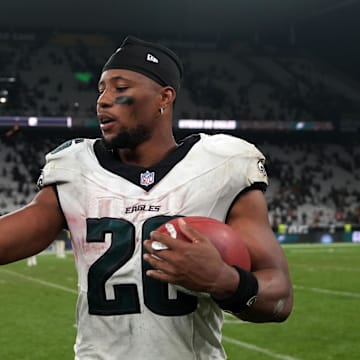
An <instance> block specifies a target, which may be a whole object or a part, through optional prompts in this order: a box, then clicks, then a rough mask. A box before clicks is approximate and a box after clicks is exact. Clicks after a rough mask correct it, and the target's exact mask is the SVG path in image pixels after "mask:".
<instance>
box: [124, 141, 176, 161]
mask: <svg viewBox="0 0 360 360" xmlns="http://www.w3.org/2000/svg"><path fill="white" fill-rule="evenodd" d="M176 147H177V143H176V141H175V139H174V138H171V139H168V141H165V140H164V141H161V142H160V141H157V142H156V143H155V142H154V141H149V142H146V143H144V144H141V145H139V146H138V147H137V148H136V149H118V155H119V157H120V159H121V161H122V162H123V163H124V164H128V165H134V166H139V167H144V168H146V167H150V166H153V165H155V164H157V163H159V162H160V161H161V160H163V159H165V158H166V157H167V156H168V155H169V154H170V153H171V152H172V151H174V150H175V149H176Z"/></svg>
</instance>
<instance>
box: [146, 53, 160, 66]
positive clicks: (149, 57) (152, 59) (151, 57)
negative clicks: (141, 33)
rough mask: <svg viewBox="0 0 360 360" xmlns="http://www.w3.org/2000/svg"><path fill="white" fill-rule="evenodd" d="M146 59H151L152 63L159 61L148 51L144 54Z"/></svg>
mask: <svg viewBox="0 0 360 360" xmlns="http://www.w3.org/2000/svg"><path fill="white" fill-rule="evenodd" d="M146 60H147V61H151V62H153V63H155V64H157V63H158V62H159V59H157V58H156V57H155V56H154V55H152V54H150V53H148V54H147V55H146Z"/></svg>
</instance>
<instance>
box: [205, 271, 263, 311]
mask: <svg viewBox="0 0 360 360" xmlns="http://www.w3.org/2000/svg"><path fill="white" fill-rule="evenodd" d="M233 268H234V269H235V270H236V271H237V272H238V273H239V277H240V281H239V286H238V287H237V289H236V291H235V293H234V295H232V296H231V297H230V298H227V299H224V300H217V299H214V298H213V297H212V299H213V300H214V301H215V302H216V303H217V304H218V305H219V306H220V308H221V309H223V310H225V311H229V312H232V313H234V314H237V313H240V312H241V311H243V310H245V309H247V308H249V307H250V306H251V305H253V304H254V303H255V302H256V299H257V296H256V295H257V293H258V289H259V285H258V281H257V278H256V277H255V275H254V274H253V273H251V272H250V271H246V270H244V269H242V268H240V267H238V266H235V265H234V266H233Z"/></svg>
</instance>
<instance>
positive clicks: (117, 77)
mask: <svg viewBox="0 0 360 360" xmlns="http://www.w3.org/2000/svg"><path fill="white" fill-rule="evenodd" d="M117 80H125V81H129V79H127V78H126V77H124V76H122V75H114V76H112V77H111V78H110V79H109V80H108V81H117ZM104 82H105V81H104V80H101V81H99V83H98V86H100V85H103V84H104Z"/></svg>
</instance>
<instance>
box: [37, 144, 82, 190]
mask: <svg viewBox="0 0 360 360" xmlns="http://www.w3.org/2000/svg"><path fill="white" fill-rule="evenodd" d="M83 141H84V139H73V140H68V141H66V142H64V143H63V144H61V145H60V146H58V147H57V148H56V149H54V150H52V151H51V152H49V153H48V154H46V156H45V166H44V167H43V169H42V170H41V174H40V177H39V179H38V181H37V187H38V189H42V188H43V187H46V186H49V185H59V184H63V183H69V182H72V181H73V180H74V179H76V178H77V177H78V176H79V164H77V158H76V153H77V152H78V151H79V150H80V148H81V147H82V144H83Z"/></svg>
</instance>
